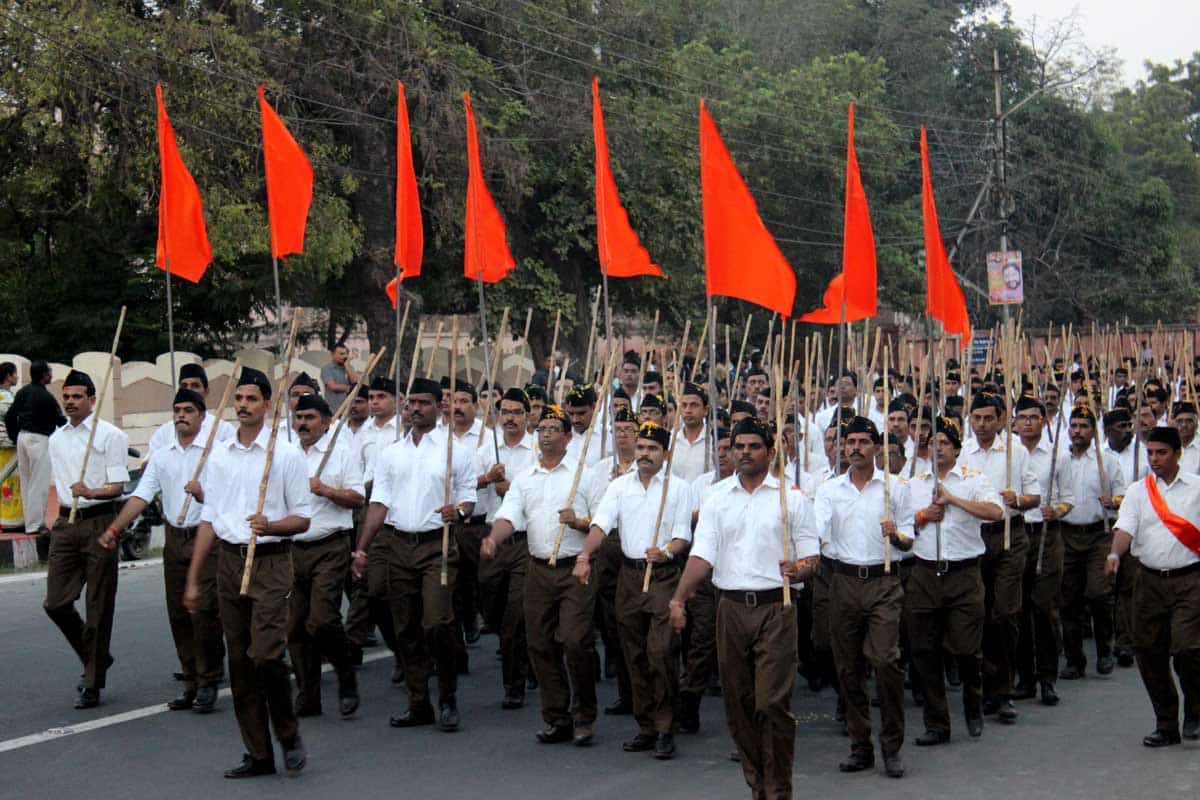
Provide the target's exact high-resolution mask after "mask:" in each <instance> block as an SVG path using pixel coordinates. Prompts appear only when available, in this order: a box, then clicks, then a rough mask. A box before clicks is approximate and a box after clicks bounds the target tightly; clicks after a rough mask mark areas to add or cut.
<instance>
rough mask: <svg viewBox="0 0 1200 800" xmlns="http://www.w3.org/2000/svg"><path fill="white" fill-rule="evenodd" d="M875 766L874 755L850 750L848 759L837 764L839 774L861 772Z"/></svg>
mask: <svg viewBox="0 0 1200 800" xmlns="http://www.w3.org/2000/svg"><path fill="white" fill-rule="evenodd" d="M874 766H875V754H874V753H868V752H866V751H860V750H851V751H850V757H849V758H847V759H846V760H845V761H843V762H841V763H840V764H838V770H839V771H841V772H862V771H863V770H867V769H871V767H874Z"/></svg>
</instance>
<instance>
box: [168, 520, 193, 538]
mask: <svg viewBox="0 0 1200 800" xmlns="http://www.w3.org/2000/svg"><path fill="white" fill-rule="evenodd" d="M163 527H164V528H166V529H167V533H169V534H171V535H172V536H178V537H179V538H180V539H191V538H192V537H194V536H195V535H196V531H198V530H200V526H199V525H193V526H192V527H190V528H177V527H175V526H174V525H172V524H171V523H169V522H164V523H163Z"/></svg>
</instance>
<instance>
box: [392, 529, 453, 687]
mask: <svg viewBox="0 0 1200 800" xmlns="http://www.w3.org/2000/svg"><path fill="white" fill-rule="evenodd" d="M380 535H381V536H383V537H384V542H385V544H386V546H387V555H386V557H387V597H388V604H389V606H390V607H391V610H392V625H393V627H394V629H395V631H396V645H397V647H398V648H399V651H400V661H401V664H402V665H403V667H404V680H405V683H406V684H407V686H408V702H409V704H410V705H411V706H414V707H415V706H422V705H425V704H428V703H429V677H430V676H431V675H433V674H435V672H436V674H437V681H438V702H439V703H441V704H443V705H444V704H447V703H453V702H454V701H455V692H456V691H457V690H458V673H457V671H456V670H455V663H454V652H455V647H454V604H453V601H452V597H453V592H454V581H455V579H456V577H457V571H458V543H457V542H455V541H454V537H453V536H451V537H450V544H449V551H448V555H447V558H446V568H447V584H448V585H447V586H443V585H442V580H441V571H442V531H441V530H440V529H437V530H434V531H426V532H424V533H409V532H405V531H397V530H396V529H395V528H393V527H392V526H390V525H385V526H384V528H383V532H382V533H381V534H380Z"/></svg>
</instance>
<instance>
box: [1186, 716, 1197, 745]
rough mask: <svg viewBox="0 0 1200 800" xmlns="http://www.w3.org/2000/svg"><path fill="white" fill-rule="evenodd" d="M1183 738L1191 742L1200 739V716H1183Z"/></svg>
mask: <svg viewBox="0 0 1200 800" xmlns="http://www.w3.org/2000/svg"><path fill="white" fill-rule="evenodd" d="M1183 738H1184V739H1187V740H1188V741H1189V742H1194V741H1196V740H1197V739H1200V717H1184V718H1183Z"/></svg>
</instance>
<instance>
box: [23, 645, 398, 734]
mask: <svg viewBox="0 0 1200 800" xmlns="http://www.w3.org/2000/svg"><path fill="white" fill-rule="evenodd" d="M391 657H392V652H391V651H390V650H388V649H387V648H380V649H379V650H377V651H376V652H374V653H365V654H364V655H363V663H364V664H367V663H370V662H372V661H380V660H382V659H385V658H391ZM332 670H333V666H332V665H330V664H325V665H324V666H323V667H322V668H321V671H322V672H330V671H332ZM217 696H218V697H229V696H230V692H229V688H228V687H226V688H224V689H222V690H220V691H219V692H217ZM166 711H168V709H167V704H166V703H155V704H154V705H152V706H142V707H141V708H135V709H133V710H131V711H123V712H121V713H120V714H113V715H111V716H108V717H100V718H99V719H90V720H88V721H86V722H80V723H79V724H78V725H68V726H66V727H62V728H47V729H46V730H44V731H42V732H40V733H31V734H29V735H28V736H20V737H18V738H16V739H9V740H8V741H5V742H0V753H7V752H9V751H10V750H20V749H21V748H22V747H31V746H33V745H35V744H42V743H43V742H52V741H54V740H56V739H63V738H65V737H67V736H74V735H76V734H79V733H88V732H90V731H98V730H100V729H101V728H108V727H110V726H112V725H120V724H121V723H122V722H132V721H133V720H135V719H142V718H143V717H152V716H154V715H155V714H162V713H165V712H166Z"/></svg>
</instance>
